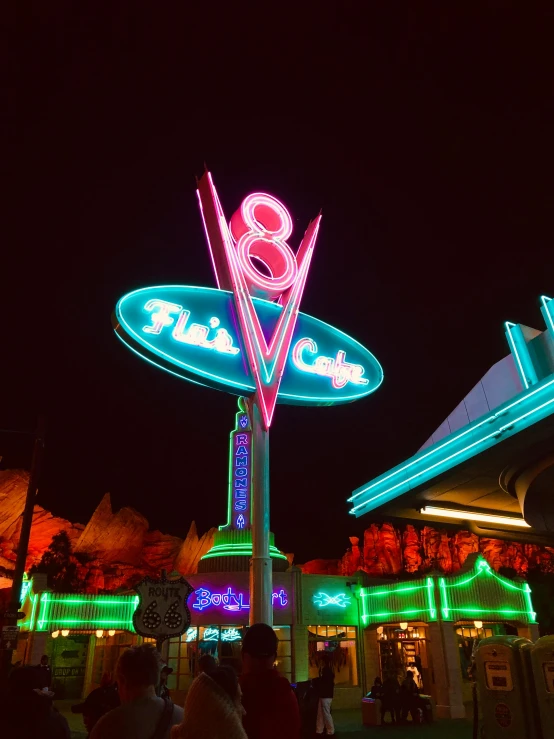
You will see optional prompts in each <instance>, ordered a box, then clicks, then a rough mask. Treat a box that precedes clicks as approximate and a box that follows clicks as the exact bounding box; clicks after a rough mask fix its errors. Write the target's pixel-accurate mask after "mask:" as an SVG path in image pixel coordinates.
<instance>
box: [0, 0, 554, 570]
mask: <svg viewBox="0 0 554 739" xmlns="http://www.w3.org/2000/svg"><path fill="white" fill-rule="evenodd" d="M452 5H453V4H451V3H435V4H425V3H423V4H419V3H405V4H404V5H403V4H401V3H400V4H396V3H365V2H342V3H331V2H327V3H321V2H320V3H317V4H313V5H311V4H309V3H290V4H287V3H278V4H277V3H274V4H272V3H269V4H259V3H258V4H248V3H245V4H237V3H195V4H192V3H175V4H172V3H155V4H150V9H149V11H148V12H143V11H142V10H141V9H140V8H141V7H142V6H140V5H139V4H137V3H131V4H129V8H131V7H132V8H133V11H132V12H130V11H129V10H128V8H127V6H126V5H125V3H102V2H95V3H89V4H87V3H59V2H58V3H56V2H54V3H46V4H45V3H41V2H37V3H28V4H26V10H25V11H24V13H25V15H22V17H21V18H20V37H21V44H22V46H21V49H20V54H19V60H18V65H17V75H18V76H19V77H20V80H19V83H20V90H21V92H22V95H21V104H20V106H19V108H18V112H19V128H18V165H17V177H16V178H15V179H16V181H17V182H18V183H21V186H20V188H19V190H20V191H21V193H22V198H21V201H20V202H21V209H20V210H18V211H17V234H16V240H15V241H14V245H15V246H14V248H13V249H12V248H10V249H9V252H10V256H13V257H15V265H14V266H13V267H11V266H10V265H11V261H3V269H2V272H1V280H2V284H1V291H2V296H3V299H2V313H3V326H4V329H5V332H3V341H2V350H3V351H2V355H3V357H2V362H1V370H0V371H1V372H2V376H3V380H2V383H1V386H0V387H1V390H2V393H1V396H0V397H1V401H0V427H2V428H5V427H10V428H21V429H27V428H32V427H33V425H34V422H35V418H36V415H37V414H38V413H39V412H44V413H45V414H46V416H47V421H48V440H47V452H46V461H45V466H44V471H43V475H42V480H41V488H40V493H39V497H38V502H39V503H40V504H41V505H43V506H45V507H46V508H48V509H50V510H52V511H53V512H54V513H55V514H57V515H61V516H65V517H68V518H70V519H72V520H78V521H82V522H85V521H86V520H87V519H88V517H89V516H90V514H91V513H92V511H93V510H94V508H95V506H96V505H97V504H98V502H99V500H100V498H101V496H102V495H103V493H104V492H106V491H110V492H111V493H112V498H113V503H114V505H115V506H116V507H120V506H123V505H130V506H133V507H135V508H137V509H138V510H139V511H141V512H142V513H143V514H144V515H146V516H147V518H148V519H149V521H150V523H151V526H152V527H156V528H160V529H161V530H162V531H164V532H169V533H172V534H176V535H180V536H184V534H185V533H186V530H187V528H188V526H189V524H190V521H191V520H192V519H195V520H196V522H197V524H198V527H199V530H200V531H203V530H205V529H207V528H208V527H209V526H214V525H218V524H220V523H223V522H224V521H225V513H226V511H225V509H226V485H227V446H228V434H229V430H230V429H231V426H232V423H233V419H234V412H235V399H234V397H232V396H228V395H225V394H223V393H220V392H217V391H214V390H208V389H205V390H204V389H202V388H199V387H197V386H195V385H191V384H188V383H186V382H183V381H180V380H178V379H176V378H174V377H171V376H169V375H166V374H164V373H163V372H161V371H160V370H156V369H154V368H151V367H150V366H148V365H147V364H146V363H143V362H141V361H140V360H139V359H138V358H136V357H135V356H134V355H133V354H132V353H130V352H128V351H126V350H125V349H124V347H123V346H122V345H121V344H120V343H119V342H118V341H117V340H116V338H115V337H114V335H113V333H112V329H111V325H110V314H111V311H112V309H113V307H114V305H115V303H116V301H117V299H118V298H119V297H120V296H121V295H123V294H124V293H126V292H128V291H129V290H131V289H134V288H138V287H142V286H147V285H154V284H163V283H171V282H173V283H174V282H180V283H182V284H192V285H194V284H197V285H208V286H211V285H213V284H214V282H213V277H212V274H211V267H210V260H209V256H208V253H207V250H206V246H205V241H204V235H203V231H202V229H201V222H200V216H199V213H198V209H197V204H196V197H195V192H194V191H195V181H194V177H195V175H200V174H201V173H202V170H203V164H204V162H206V163H207V164H208V166H209V168H210V170H211V171H212V172H213V175H214V178H215V182H216V185H217V187H218V190H219V193H220V196H221V199H222V201H223V205H224V207H225V210H226V212H227V213H228V214H229V215H230V214H231V213H232V212H233V211H234V210H235V209H236V207H238V205H239V204H240V201H241V200H242V198H243V197H244V196H245V195H246V194H247V193H248V192H251V191H252V190H261V191H266V192H270V193H272V194H274V195H276V196H277V197H278V198H280V199H282V200H283V201H284V202H285V203H286V204H287V206H288V207H289V209H290V211H291V212H292V214H293V217H294V218H295V225H296V228H295V233H294V235H293V237H292V238H291V243H292V244H293V245H294V246H296V244H297V243H298V239H299V238H300V236H301V235H302V234H303V232H304V229H305V227H306V225H307V223H308V220H309V219H310V218H311V217H313V216H314V215H316V214H317V212H318V211H319V209H320V208H322V209H323V222H322V230H321V233H320V237H319V241H318V245H317V249H316V253H315V257H314V260H313V263H312V268H311V274H310V276H309V280H308V284H307V288H306V292H305V296H304V300H303V304H302V308H303V310H304V311H305V312H307V313H310V314H312V315H315V316H317V317H319V318H322V319H324V320H326V321H328V322H330V323H332V324H333V325H336V326H338V327H340V328H342V329H343V330H345V331H346V332H347V333H349V334H351V335H352V336H354V337H356V338H357V339H359V340H360V341H361V342H362V343H363V344H365V345H366V346H367V347H368V348H370V349H371V350H372V351H373V352H374V353H375V355H376V356H377V358H378V359H379V360H380V362H381V363H382V365H383V367H384V371H385V382H384V384H383V385H382V387H381V388H380V389H379V390H378V391H377V393H375V395H372V396H370V397H369V398H368V399H365V400H363V401H360V402H358V403H354V404H352V405H349V406H339V407H336V408H294V407H287V406H279V407H278V408H277V412H276V418H275V422H274V425H273V427H272V430H271V499H272V529H273V531H274V532H275V534H276V543H277V544H278V546H280V547H281V548H282V549H285V550H286V551H293V552H295V553H296V555H297V561H303V560H306V559H311V558H314V557H333V556H340V555H341V554H342V553H343V551H344V549H345V547H346V546H347V545H348V539H347V537H348V535H353V534H358V535H360V534H361V533H362V531H363V529H364V527H365V526H366V525H368V524H369V523H370V518H368V517H367V516H366V517H365V518H362V519H360V520H355V519H353V518H352V517H351V516H349V515H348V506H347V503H346V499H347V497H348V496H349V494H350V492H351V490H352V489H353V488H355V487H357V486H358V485H360V484H362V483H364V482H365V481H367V480H369V479H370V478H372V477H373V476H375V475H377V474H379V473H380V472H383V471H385V470H386V469H387V468H389V467H390V466H392V465H394V464H396V463H398V462H400V461H402V460H403V459H404V458H406V457H407V456H409V455H410V454H412V453H413V452H415V451H416V449H417V448H418V447H419V446H420V445H421V444H422V443H423V442H424V441H425V440H426V439H427V437H428V436H429V435H430V433H431V432H432V431H433V430H434V429H435V428H436V427H437V426H438V425H439V424H440V423H441V422H442V421H443V419H444V418H445V417H446V416H447V415H448V414H449V412H450V411H451V410H452V409H453V408H454V406H455V405H456V404H457V403H458V402H459V401H460V400H461V399H462V397H463V396H464V395H465V394H466V392H467V391H468V390H469V389H470V388H471V387H472V386H473V384H474V383H475V382H476V381H477V380H478V379H479V378H480V377H481V375H482V374H483V373H484V372H485V371H486V370H487V369H488V367H489V366H490V365H491V364H492V363H494V362H495V361H497V360H498V359H500V358H501V357H502V356H504V354H506V353H507V347H506V345H505V341H504V336H503V328H502V322H503V321H504V320H507V319H510V320H512V321H517V322H522V323H527V324H530V325H532V326H536V327H537V328H542V319H541V316H540V312H539V308H538V297H539V295H540V294H541V293H550V294H552V292H553V291H554V269H553V266H554V259H553V251H552V235H553V226H552V224H553V216H554V212H553V211H554V207H553V206H554V197H553V188H552V172H553V147H552V132H553V128H552V124H553V115H552V113H553V105H552V100H553V98H552V93H553V83H552V79H553V78H552V69H553V68H554V66H553V61H554V60H553V54H552V29H553V26H552V21H553V20H554V18H553V11H552V6H550V10H549V11H546V10H544V9H543V7H544V8H546V7H547V4H545V5H544V6H541V5H539V4H533V3H529V4H527V3H525V4H521V3H519V2H482V3H479V4H477V3H475V4H473V3H470V4H466V3H459V4H454V5H456V7H457V8H458V9H455V8H453V7H452ZM418 6H419V7H418ZM470 6H471V7H470ZM261 8H264V9H265V10H264V11H263V14H262V10H261ZM299 8H300V9H299ZM477 8H479V9H477ZM29 451H30V444H29V443H28V442H27V441H26V440H25V439H24V438H13V437H8V436H5V435H0V454H3V455H4V460H3V463H2V464H3V466H4V467H10V466H15V465H25V464H27V465H28V462H29V456H30V455H29Z"/></svg>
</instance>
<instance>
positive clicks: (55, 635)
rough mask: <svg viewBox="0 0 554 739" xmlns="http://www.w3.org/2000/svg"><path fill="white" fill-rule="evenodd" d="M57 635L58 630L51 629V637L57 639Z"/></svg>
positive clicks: (58, 633)
mask: <svg viewBox="0 0 554 739" xmlns="http://www.w3.org/2000/svg"><path fill="white" fill-rule="evenodd" d="M59 635H60V632H59V631H53V632H52V639H57V638H58V636H59Z"/></svg>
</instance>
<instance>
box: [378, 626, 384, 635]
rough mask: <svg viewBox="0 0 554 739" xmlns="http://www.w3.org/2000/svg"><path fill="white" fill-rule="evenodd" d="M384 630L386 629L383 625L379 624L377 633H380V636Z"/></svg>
mask: <svg viewBox="0 0 554 739" xmlns="http://www.w3.org/2000/svg"><path fill="white" fill-rule="evenodd" d="M383 631H384V629H383V627H382V626H378V627H377V633H378V634H379V636H380V635H381V634H382V633H383Z"/></svg>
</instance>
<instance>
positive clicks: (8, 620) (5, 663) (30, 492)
mask: <svg viewBox="0 0 554 739" xmlns="http://www.w3.org/2000/svg"><path fill="white" fill-rule="evenodd" d="M44 430H45V421H44V418H43V417H40V418H39V420H38V424H37V430H36V432H35V434H34V445H33V458H32V461H31V472H30V475H29V485H28V486H27V497H26V499H25V508H24V510H23V519H22V522H21V533H20V535H19V543H18V545H17V559H16V562H15V570H14V573H13V584H12V592H11V597H10V604H9V606H8V613H7V615H6V616H5V617H4V625H5V626H16V625H17V613H18V611H19V608H20V602H19V598H20V596H21V585H22V583H23V573H24V572H25V562H26V560H27V550H28V549H29V537H30V535H31V526H32V523H33V510H34V507H35V498H36V494H37V488H38V481H39V477H40V468H41V464H42V456H43V451H44ZM12 651H13V650H11V649H5V650H3V651H2V652H1V653H0V654H1V665H2V679H3V680H7V677H8V674H9V671H10V667H11V662H12Z"/></svg>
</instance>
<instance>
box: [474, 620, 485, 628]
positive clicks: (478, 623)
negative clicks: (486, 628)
mask: <svg viewBox="0 0 554 739" xmlns="http://www.w3.org/2000/svg"><path fill="white" fill-rule="evenodd" d="M473 625H474V626H475V628H476V629H482V628H483V622H482V621H474V622H473Z"/></svg>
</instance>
